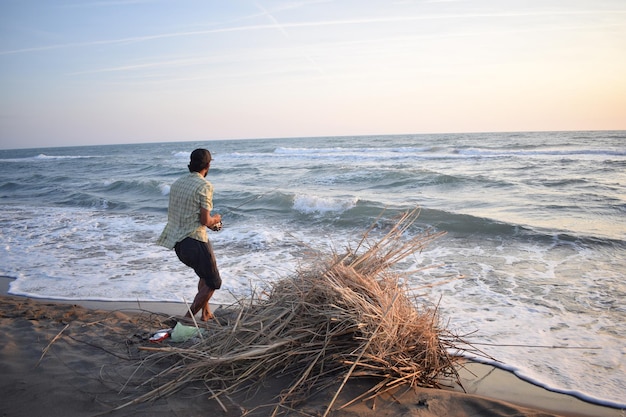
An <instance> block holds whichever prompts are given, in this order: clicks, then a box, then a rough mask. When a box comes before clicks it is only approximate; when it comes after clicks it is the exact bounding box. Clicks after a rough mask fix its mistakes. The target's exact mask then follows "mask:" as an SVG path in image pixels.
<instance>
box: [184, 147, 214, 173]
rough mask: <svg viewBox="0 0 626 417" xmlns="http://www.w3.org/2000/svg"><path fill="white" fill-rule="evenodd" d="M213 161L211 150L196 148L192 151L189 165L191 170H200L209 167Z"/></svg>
mask: <svg viewBox="0 0 626 417" xmlns="http://www.w3.org/2000/svg"><path fill="white" fill-rule="evenodd" d="M210 163H211V152H209V151H208V150H206V149H196V150H194V151H193V152H192V153H191V157H190V161H189V165H187V168H189V172H200V171H202V170H203V169H204V168H206V167H208V166H209V164H210Z"/></svg>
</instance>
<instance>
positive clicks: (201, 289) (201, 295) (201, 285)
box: [185, 279, 215, 321]
mask: <svg viewBox="0 0 626 417" xmlns="http://www.w3.org/2000/svg"><path fill="white" fill-rule="evenodd" d="M214 292H215V289H213V288H211V287H209V286H207V285H206V283H205V282H204V280H203V279H200V280H199V282H198V294H196V296H195V298H194V299H193V304H192V305H191V308H190V309H191V313H192V314H193V315H194V316H195V315H196V313H197V312H198V311H200V310H202V318H201V320H202V321H208V320H211V319H212V318H213V314H211V309H210V308H209V300H210V299H211V297H212V296H213V293H214ZM185 317H189V318H191V314H189V311H188V312H187V314H185Z"/></svg>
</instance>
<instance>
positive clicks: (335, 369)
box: [133, 210, 458, 410]
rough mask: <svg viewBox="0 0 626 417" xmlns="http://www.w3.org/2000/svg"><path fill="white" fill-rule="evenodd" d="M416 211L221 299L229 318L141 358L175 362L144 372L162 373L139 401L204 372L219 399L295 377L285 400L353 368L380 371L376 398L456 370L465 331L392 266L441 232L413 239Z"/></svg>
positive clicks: (357, 373) (367, 373)
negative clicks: (451, 325)
mask: <svg viewBox="0 0 626 417" xmlns="http://www.w3.org/2000/svg"><path fill="white" fill-rule="evenodd" d="M417 216H418V211H417V210H416V211H413V212H410V213H407V214H405V215H403V216H402V217H401V218H400V219H399V220H398V221H397V223H396V225H395V226H394V227H393V228H392V230H391V231H390V232H389V233H388V234H386V235H385V236H383V237H382V238H380V239H379V240H378V241H377V242H375V243H374V244H371V245H369V244H366V241H367V240H368V239H369V235H370V234H371V230H370V231H368V232H367V233H365V236H364V238H363V240H362V241H361V242H360V243H359V244H358V246H357V248H356V249H354V250H347V253H345V254H343V255H338V254H336V253H335V254H333V255H332V256H331V257H330V259H329V260H328V262H327V263H323V262H322V261H319V263H318V264H317V265H315V266H314V267H309V268H307V269H303V270H301V271H298V272H297V273H296V274H294V276H293V277H291V278H288V279H282V280H280V281H278V282H276V283H274V284H272V285H271V287H270V289H269V290H268V291H265V292H263V293H262V294H260V295H258V296H252V297H251V299H249V300H245V301H241V302H239V303H238V304H236V305H234V306H230V307H227V308H226V309H219V310H218V312H220V311H221V314H220V315H219V316H218V317H219V318H220V320H221V322H222V323H221V324H217V323H211V324H209V325H207V328H208V330H209V331H208V334H206V335H205V336H203V337H202V340H200V341H199V342H197V343H195V344H192V345H189V346H184V347H177V346H176V345H175V344H170V345H169V346H160V347H156V348H152V349H150V350H151V354H150V356H149V357H147V358H146V359H145V361H144V365H145V364H146V363H147V362H154V361H159V362H161V363H168V366H167V369H165V370H164V371H163V372H161V373H159V374H158V375H157V376H155V377H154V378H153V379H152V380H151V381H146V382H147V383H148V382H149V383H152V384H155V382H157V381H158V383H157V384H155V385H157V387H156V388H154V390H152V391H150V392H148V393H147V394H145V395H143V396H142V397H140V398H137V399H135V401H133V402H139V401H145V400H150V399H154V398H156V397H158V396H164V395H169V394H171V393H174V392H176V391H177V390H179V389H180V388H182V387H183V386H185V385H186V384H188V383H190V382H194V381H203V382H204V383H205V384H206V386H207V387H209V390H210V391H211V392H212V394H213V396H214V397H215V398H217V399H218V401H219V397H220V395H221V394H230V393H234V392H237V391H239V390H242V389H248V388H250V387H254V386H255V383H258V382H260V381H262V380H263V379H264V378H265V377H268V376H277V375H289V376H291V377H292V378H293V379H292V381H293V383H292V384H291V386H290V387H289V388H288V389H287V390H286V391H285V392H284V393H283V394H282V395H281V398H279V405H282V404H287V403H290V402H292V401H295V400H298V399H299V398H301V396H302V395H306V394H307V393H309V392H311V390H316V389H320V388H324V387H327V386H328V385H327V384H329V383H331V382H332V383H335V384H336V383H337V382H338V381H342V382H343V383H345V382H346V381H347V380H348V379H349V378H351V377H374V378H376V379H377V380H378V381H380V383H378V384H377V385H376V386H374V387H373V388H372V389H371V390H370V391H369V392H367V393H365V394H364V395H363V396H361V397H359V398H366V397H370V398H372V397H376V396H377V395H380V394H382V393H383V392H386V391H387V390H391V389H394V388H397V387H399V386H402V385H405V386H412V387H414V386H423V387H435V386H437V380H438V378H440V377H442V376H450V375H452V376H454V375H456V374H455V372H456V371H455V369H454V364H455V360H456V357H455V356H451V355H450V354H449V349H451V348H452V349H454V348H455V346H454V343H456V342H457V341H458V339H456V338H455V337H454V336H452V335H450V334H449V333H448V332H447V331H446V330H445V329H442V328H440V320H439V317H438V314H437V309H436V308H434V307H425V306H423V305H422V306H420V304H423V303H419V302H418V301H419V300H416V299H415V298H414V297H410V296H409V294H408V291H407V288H406V287H405V286H404V285H402V284H401V282H402V281H403V280H402V277H401V276H400V275H398V274H397V273H393V272H392V271H391V267H393V266H394V264H396V263H397V262H400V261H401V260H403V259H405V258H406V257H407V256H409V255H411V254H414V253H416V252H418V251H420V250H422V248H424V246H425V245H427V244H428V243H430V242H431V241H432V240H433V239H436V238H437V237H439V236H440V235H441V233H430V232H424V233H421V234H419V235H417V236H415V237H413V238H408V239H407V238H406V235H407V231H408V229H409V228H410V227H411V226H412V225H413V223H414V222H415V220H416V218H417ZM162 381H166V382H162ZM341 387H343V384H342V385H341ZM341 387H340V388H339V390H341ZM335 398H336V397H335ZM355 400H356V399H355ZM334 401H335V400H334V399H333V402H334ZM333 402H331V404H330V405H329V407H328V409H329V410H330V408H331V407H332V406H333Z"/></svg>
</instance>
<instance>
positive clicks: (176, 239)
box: [157, 149, 222, 321]
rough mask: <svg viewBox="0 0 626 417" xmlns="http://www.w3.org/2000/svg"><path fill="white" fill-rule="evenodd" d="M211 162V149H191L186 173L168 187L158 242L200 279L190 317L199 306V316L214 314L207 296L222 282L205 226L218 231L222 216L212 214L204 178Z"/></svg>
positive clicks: (209, 186) (210, 195) (209, 188)
mask: <svg viewBox="0 0 626 417" xmlns="http://www.w3.org/2000/svg"><path fill="white" fill-rule="evenodd" d="M210 165H211V153H210V152H209V151H208V150H206V149H196V150H194V151H193V152H192V153H191V157H190V162H189V165H188V166H187V167H188V168H189V174H187V175H185V176H183V177H181V178H179V179H178V180H176V181H175V182H174V184H172V186H171V188H170V197H169V208H168V212H167V224H166V225H165V229H164V230H163V233H161V236H160V237H159V240H158V241H157V244H159V245H161V246H164V247H166V248H168V249H174V250H175V251H176V255H177V256H178V259H180V261H181V262H182V263H184V264H185V265H187V266H189V267H191V268H193V270H194V271H195V272H196V274H197V275H198V277H200V281H199V282H198V293H197V294H196V296H195V298H194V300H193V304H192V305H191V309H190V310H191V314H190V313H189V311H188V312H187V314H186V315H185V317H189V318H191V316H192V314H193V315H194V316H195V314H196V313H197V312H198V311H200V310H202V320H203V321H207V320H210V319H212V318H213V315H212V314H211V310H210V309H209V300H210V299H211V297H212V296H213V293H214V292H215V290H217V289H219V288H220V287H221V286H222V279H221V278H220V273H219V271H218V269H217V263H216V261H215V255H214V254H213V248H212V247H211V242H209V239H208V236H207V231H206V227H208V228H210V229H212V230H215V231H218V230H220V229H221V227H222V217H221V216H220V215H219V214H214V215H211V210H212V209H213V185H212V184H211V183H210V182H209V181H207V180H206V179H205V177H206V175H207V173H208V172H209V166H210Z"/></svg>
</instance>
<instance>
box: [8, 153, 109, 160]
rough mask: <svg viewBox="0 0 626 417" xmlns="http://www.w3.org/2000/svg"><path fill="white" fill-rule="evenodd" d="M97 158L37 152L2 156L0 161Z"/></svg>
mask: <svg viewBox="0 0 626 417" xmlns="http://www.w3.org/2000/svg"><path fill="white" fill-rule="evenodd" d="M91 158H99V157H98V156H94V155H46V154H43V153H41V154H38V155H36V156H25V157H21V158H4V159H0V162H28V161H35V162H36V161H58V160H63V159H91Z"/></svg>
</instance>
